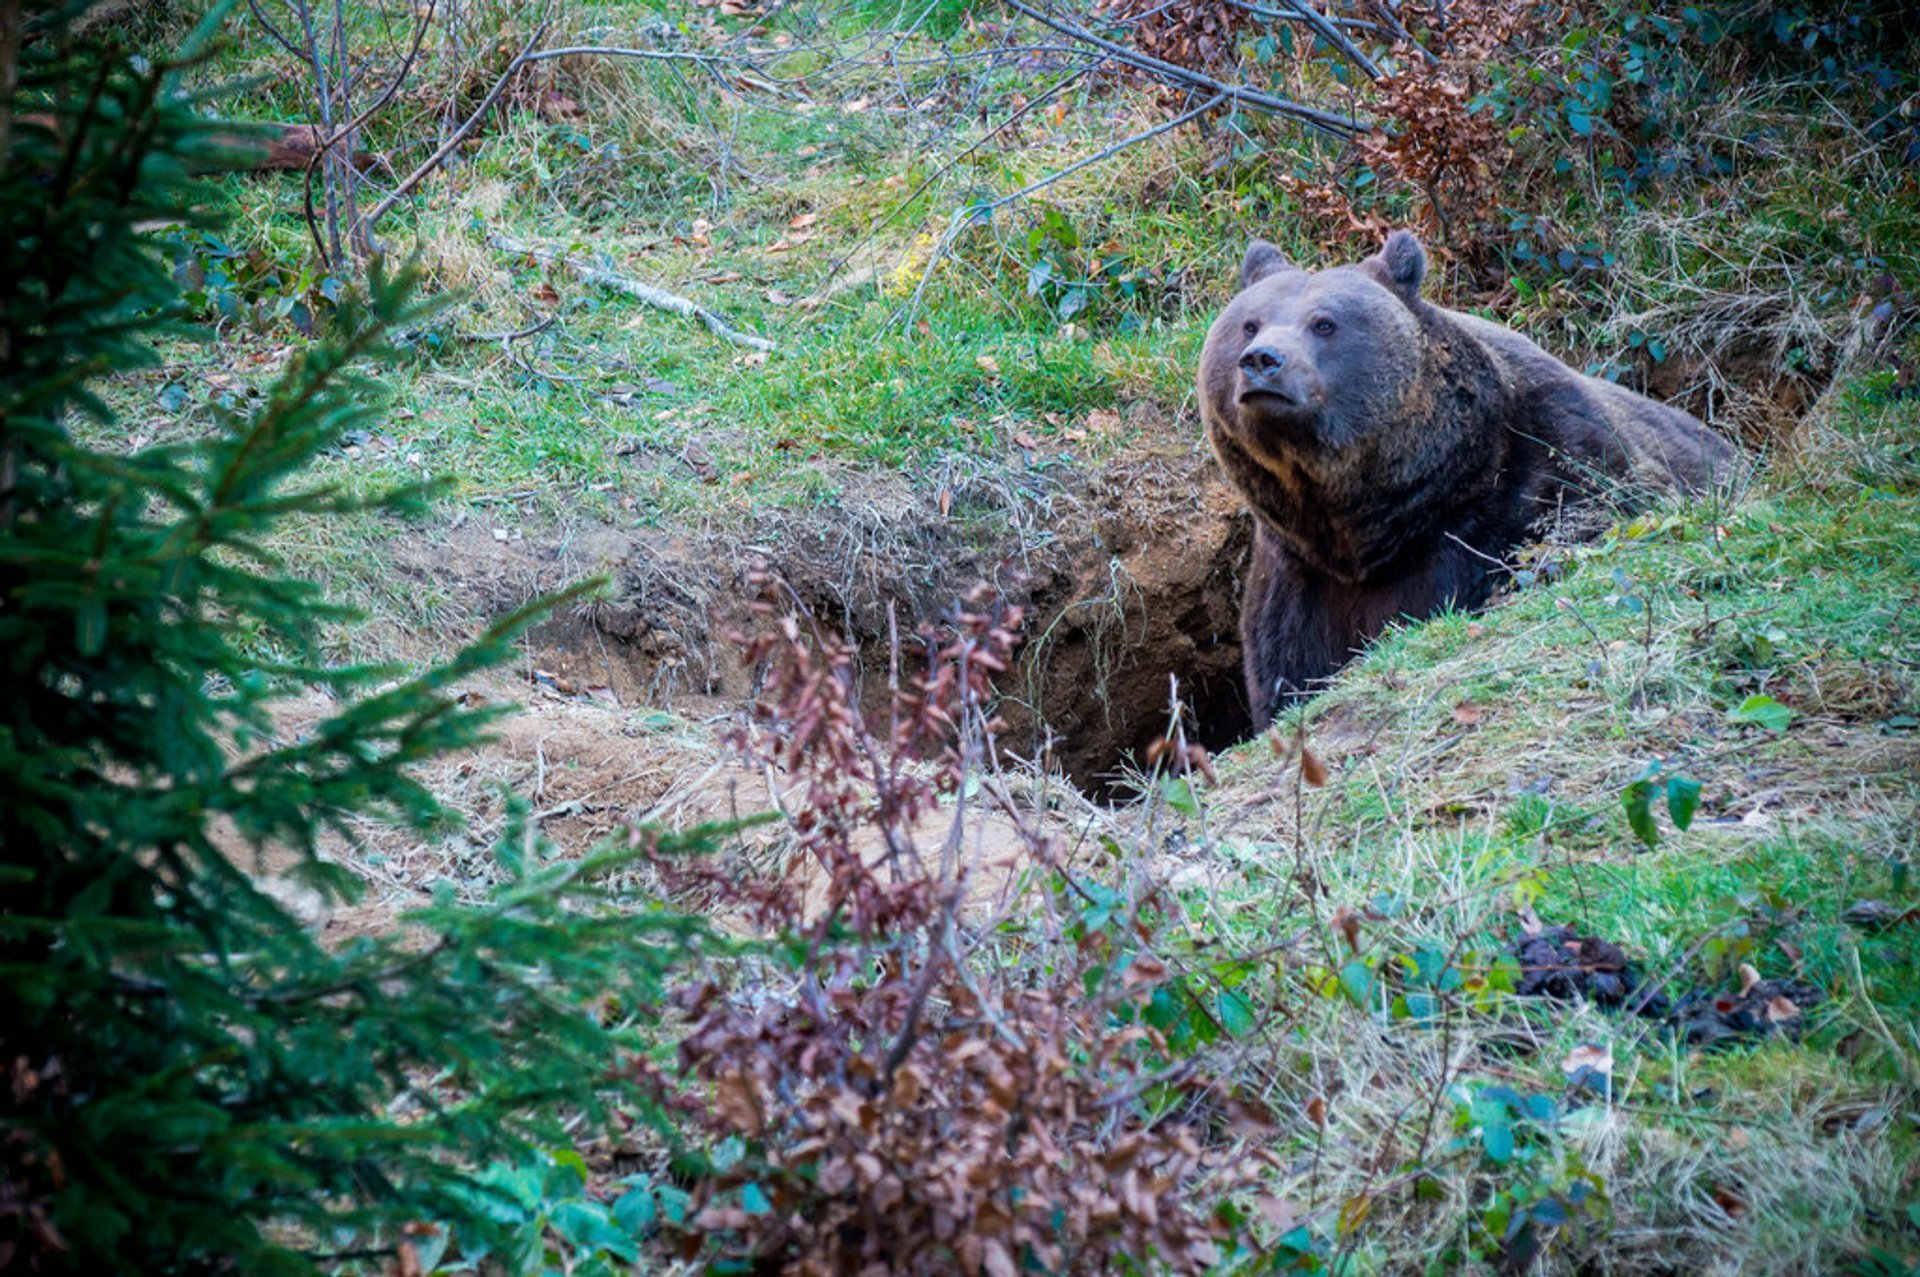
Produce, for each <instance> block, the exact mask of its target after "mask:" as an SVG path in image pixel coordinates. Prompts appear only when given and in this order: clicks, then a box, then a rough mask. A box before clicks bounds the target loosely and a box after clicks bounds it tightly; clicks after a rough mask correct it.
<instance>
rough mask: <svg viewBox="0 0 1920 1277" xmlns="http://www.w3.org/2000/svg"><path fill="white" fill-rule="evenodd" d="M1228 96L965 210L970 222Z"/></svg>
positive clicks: (1208, 108)
mask: <svg viewBox="0 0 1920 1277" xmlns="http://www.w3.org/2000/svg"><path fill="white" fill-rule="evenodd" d="M1228 96H1229V95H1228V94H1226V93H1216V94H1214V95H1213V96H1212V97H1210V98H1208V99H1207V100H1206V101H1205V102H1202V103H1201V104H1200V105H1199V106H1196V107H1194V108H1193V109H1192V110H1190V111H1183V112H1181V113H1180V114H1179V115H1176V116H1174V117H1173V118H1172V119H1170V120H1166V121H1164V122H1162V123H1160V124H1156V125H1154V126H1153V127H1152V128H1150V129H1143V130H1142V131H1140V132H1138V133H1135V134H1133V135H1132V136H1130V137H1124V138H1121V139H1120V140H1119V141H1118V142H1115V143H1114V144H1113V145H1112V146H1109V147H1107V148H1106V149H1105V150H1102V151H1096V152H1094V153H1093V154H1092V155H1088V156H1084V157H1082V158H1081V159H1078V160H1075V161H1074V162H1073V163H1071V164H1069V165H1067V166H1066V167H1065V168H1063V169H1060V170H1059V171H1057V172H1053V173H1049V174H1047V175H1046V176H1045V177H1043V178H1041V179H1039V180H1038V181H1034V182H1029V183H1027V184H1026V185H1025V186H1023V187H1021V188H1020V189H1019V190H1017V191H1015V192H1014V193H1013V194H1011V195H1002V196H1001V197H1000V198H999V199H997V200H994V201H992V202H991V203H987V204H975V205H972V206H971V207H969V208H968V209H967V210H966V212H967V214H968V219H969V220H971V218H972V217H973V216H977V215H978V214H981V213H991V212H993V211H994V210H995V209H999V208H1004V207H1005V206H1006V205H1008V204H1011V203H1013V202H1014V201H1015V200H1023V199H1025V198H1026V197H1027V196H1029V195H1032V194H1033V193H1034V192H1035V191H1039V190H1042V189H1044V188H1046V187H1049V186H1052V185H1053V184H1054V183H1055V182H1057V181H1059V180H1060V179H1061V178H1063V177H1070V176H1072V175H1073V174H1075V173H1078V172H1079V171H1080V170H1081V169H1083V168H1087V167H1088V166H1090V165H1094V164H1098V163H1099V162H1100V161H1102V160H1107V159H1112V158H1113V157H1114V156H1116V155H1118V154H1120V152H1122V151H1124V150H1126V149H1127V148H1128V147H1132V146H1138V145H1140V143H1142V142H1148V141H1151V140H1152V139H1154V138H1156V137H1159V136H1160V135H1161V134H1162V133H1171V132H1172V131H1173V130H1175V129H1177V128H1179V127H1180V126H1181V125H1182V124H1185V123H1186V122H1187V121H1189V120H1194V119H1198V118H1199V117H1200V116H1203V115H1205V114H1206V113H1207V112H1209V111H1211V110H1213V109H1214V108H1215V107H1217V106H1219V105H1220V104H1221V103H1223V102H1225V101H1226V100H1227V98H1228Z"/></svg>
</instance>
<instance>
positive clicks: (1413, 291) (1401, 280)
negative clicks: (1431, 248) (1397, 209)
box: [1373, 231, 1427, 300]
mask: <svg viewBox="0 0 1920 1277" xmlns="http://www.w3.org/2000/svg"><path fill="white" fill-rule="evenodd" d="M1373 261H1374V265H1375V268H1376V269H1377V271H1378V272H1379V274H1380V276H1381V278H1382V280H1383V281H1384V282H1385V283H1386V285H1387V287H1389V288H1393V289H1396V290H1398V291H1399V292H1400V294H1401V295H1402V296H1404V297H1406V298H1408V299H1409V300H1411V299H1412V298H1415V297H1418V296H1419V295H1420V283H1421V281H1422V280H1424V279H1426V277H1427V250H1426V249H1425V248H1423V247H1421V244H1420V239H1419V237H1418V236H1416V235H1415V234H1414V233H1413V232H1412V231H1395V232H1394V233H1393V234H1391V235H1389V236H1387V242H1386V243H1385V244H1384V245H1382V246H1381V249H1380V251H1379V253H1377V254H1376V255H1375V256H1374V259H1373Z"/></svg>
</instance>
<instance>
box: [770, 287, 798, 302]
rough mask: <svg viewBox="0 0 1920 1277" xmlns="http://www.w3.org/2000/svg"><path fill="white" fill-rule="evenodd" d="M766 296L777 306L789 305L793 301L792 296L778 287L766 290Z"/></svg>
mask: <svg viewBox="0 0 1920 1277" xmlns="http://www.w3.org/2000/svg"><path fill="white" fill-rule="evenodd" d="M766 298H767V301H768V302H769V303H771V304H772V305H775V306H788V305H791V304H792V303H793V298H792V297H790V296H788V295H787V294H786V293H783V292H781V291H780V290H779V289H777V288H769V289H768V290H767V291H766Z"/></svg>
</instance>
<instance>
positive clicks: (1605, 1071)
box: [1560, 1042, 1613, 1077]
mask: <svg viewBox="0 0 1920 1277" xmlns="http://www.w3.org/2000/svg"><path fill="white" fill-rule="evenodd" d="M1560 1069H1561V1071H1562V1072H1564V1073H1565V1074H1566V1075H1567V1076H1568V1077H1577V1076H1579V1074H1580V1072H1581V1070H1583V1069H1585V1070H1589V1071H1591V1072H1594V1073H1598V1074H1600V1075H1601V1076H1602V1077H1611V1076H1613V1052H1612V1051H1611V1050H1609V1049H1608V1048H1606V1047H1604V1046H1593V1045H1591V1044H1589V1043H1585V1042H1583V1043H1581V1044H1580V1045H1579V1046H1576V1047H1574V1048H1573V1050H1571V1051H1569V1052H1567V1058H1566V1059H1564V1060H1562V1061H1560Z"/></svg>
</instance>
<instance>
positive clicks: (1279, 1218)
mask: <svg viewBox="0 0 1920 1277" xmlns="http://www.w3.org/2000/svg"><path fill="white" fill-rule="evenodd" d="M1253 1205H1254V1209H1256V1210H1258V1211H1259V1212H1260V1214H1261V1217H1262V1218H1264V1219H1265V1220H1266V1221H1267V1222H1268V1223H1269V1224H1272V1225H1273V1228H1274V1231H1275V1232H1277V1233H1282V1234H1285V1233H1290V1232H1292V1231H1293V1230H1294V1229H1295V1228H1298V1227H1299V1226H1300V1221H1301V1220H1302V1219H1303V1218H1304V1217H1305V1215H1306V1212H1305V1211H1303V1210H1301V1209H1300V1207H1299V1206H1298V1205H1296V1204H1294V1203H1293V1202H1290V1201H1288V1200H1287V1199H1286V1198H1284V1197H1275V1196H1274V1195H1273V1194H1272V1193H1262V1194H1261V1195H1260V1196H1258V1197H1256V1198H1254V1199H1253Z"/></svg>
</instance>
